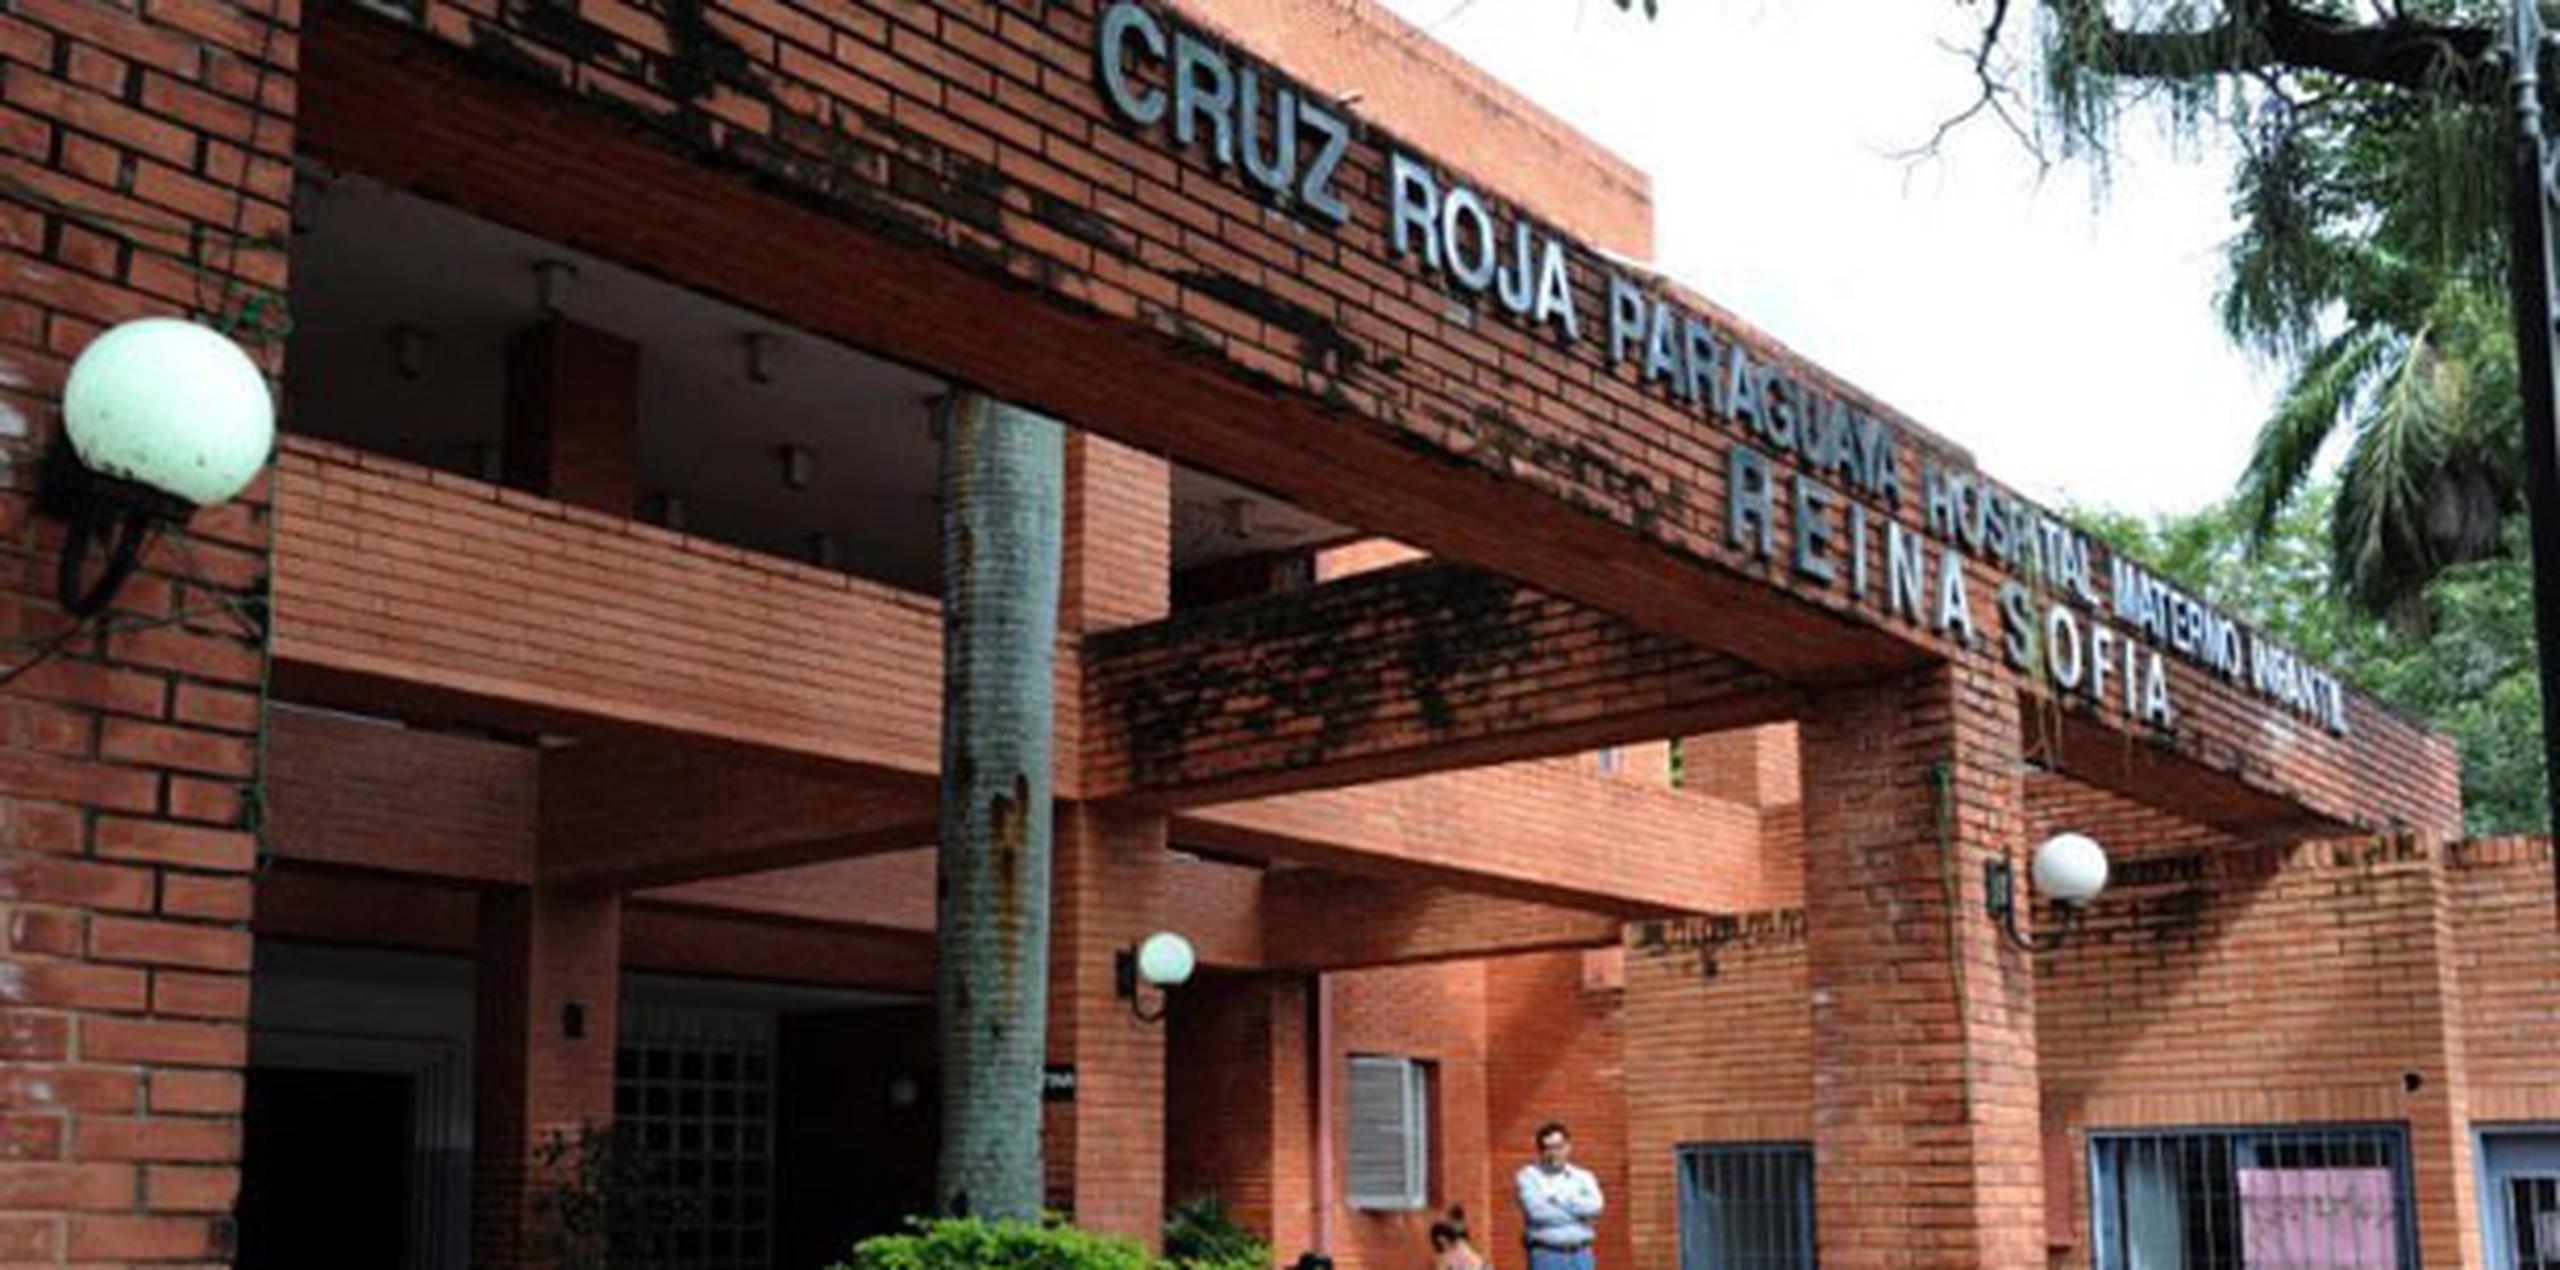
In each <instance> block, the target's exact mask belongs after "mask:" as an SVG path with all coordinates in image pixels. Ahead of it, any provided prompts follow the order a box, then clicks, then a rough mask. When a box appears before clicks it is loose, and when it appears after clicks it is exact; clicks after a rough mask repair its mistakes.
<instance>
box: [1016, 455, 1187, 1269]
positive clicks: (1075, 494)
mask: <svg viewBox="0 0 2560 1270" xmlns="http://www.w3.org/2000/svg"><path fill="white" fill-rule="evenodd" d="M1172 507H1173V480H1172V471H1171V469H1170V467H1169V466H1168V465H1167V464H1166V463H1165V461H1164V460H1162V459H1159V458H1155V457H1153V456H1150V455H1147V454H1143V453H1140V452H1139V451H1136V450H1132V449H1130V448H1128V447H1126V446H1123V445H1118V444H1116V443H1114V442H1111V441H1106V440H1104V439H1102V438H1101V437H1097V436H1093V435H1091V434H1089V433H1084V432H1076V431H1071V432H1069V433H1068V434H1067V505H1066V525H1065V536H1064V540H1063V543H1062V560H1061V566H1062V574H1063V576H1062V579H1061V583H1062V584H1061V586H1060V588H1059V602H1058V620H1059V624H1060V626H1061V627H1063V628H1064V629H1065V630H1066V631H1067V632H1068V633H1069V634H1081V633H1084V632H1087V631H1097V630H1108V629H1110V628H1112V627H1115V626H1127V625H1132V624H1134V623H1138V622H1147V621H1153V620H1155V619H1157V618H1160V617H1162V616H1164V615H1165V613H1166V611H1167V610H1168V608H1169V607H1170V600H1171V595H1172V553H1171V536H1172ZM1069 735H1072V733H1070V734H1069ZM1063 739H1066V738H1065V737H1062V740H1063ZM1059 754H1060V758H1061V760H1062V762H1064V761H1071V760H1072V758H1073V755H1072V752H1071V751H1070V750H1069V749H1068V747H1067V746H1066V745H1063V744H1062V745H1061V746H1060V747H1059ZM1054 850H1055V852H1056V858H1055V861H1054V865H1053V872H1052V881H1051V883H1050V945H1049V947H1050V960H1049V1062H1050V1064H1051V1065H1052V1066H1060V1065H1065V1066H1072V1067H1073V1068H1074V1069H1075V1072H1076V1093H1075V1097H1074V1099H1073V1101H1067V1102H1053V1103H1050V1104H1048V1107H1047V1113H1046V1115H1045V1116H1044V1118H1043V1120H1044V1134H1045V1140H1044V1142H1043V1143H1042V1150H1043V1152H1044V1157H1045V1158H1044V1163H1045V1167H1046V1169H1047V1171H1048V1178H1049V1198H1050V1203H1051V1205H1052V1206H1053V1207H1056V1208H1058V1209H1060V1210H1062V1211H1065V1212H1067V1213H1069V1214H1071V1215H1072V1216H1073V1217H1074V1219H1075V1221H1076V1223H1077V1224H1078V1225H1081V1226H1084V1227H1086V1228H1088V1229H1093V1230H1106V1231H1110V1232H1113V1233H1115V1234H1123V1235H1131V1236H1135V1237H1138V1238H1140V1239H1143V1240H1145V1241H1146V1242H1147V1243H1148V1245H1149V1246H1153V1245H1154V1244H1155V1242H1156V1239H1157V1236H1158V1233H1159V1231H1160V1229H1161V1226H1162V1219H1163V1213H1164V1200H1165V1182H1164V1112H1165V1086H1164V1049H1165V1029H1166V1027H1167V1026H1169V1024H1168V1023H1152V1024H1149V1023H1141V1022H1139V1021H1138V1020H1137V1019H1136V1018H1135V1017H1134V1016H1133V1015H1132V1014H1131V1013H1130V1009H1129V1003H1128V1002H1127V1001H1125V1000H1122V999H1121V998H1120V997H1119V995H1118V993H1117V992H1116V990H1115V984H1114V973H1113V969H1114V967H1113V961H1114V958H1115V955H1116V954H1117V953H1118V952H1119V951H1120V950H1121V949H1124V948H1129V947H1132V946H1134V945H1135V944H1136V943H1137V942H1138V941H1139V940H1141V939H1144V938H1146V937H1147V936H1148V935H1149V934H1152V933H1153V932H1155V931H1158V930H1162V929H1165V928H1166V927H1167V925H1168V924H1169V923H1168V921H1167V917H1166V914H1165V904H1164V900H1165V895H1164V886H1165V877H1164V871H1165V818H1164V817H1163V816H1161V815H1158V814H1154V813H1140V812H1133V811H1128V810H1123V809H1119V808H1111V807H1101V806H1095V805H1092V804H1087V803H1062V804H1060V806H1059V808H1058V815H1057V838H1056V845H1055V848H1054ZM1174 924H1176V925H1178V923H1174ZM1155 1004H1157V1002H1156V1000H1155V997H1154V994H1153V993H1152V992H1150V993H1149V1005H1150V1007H1152V1006H1154V1005H1155Z"/></svg>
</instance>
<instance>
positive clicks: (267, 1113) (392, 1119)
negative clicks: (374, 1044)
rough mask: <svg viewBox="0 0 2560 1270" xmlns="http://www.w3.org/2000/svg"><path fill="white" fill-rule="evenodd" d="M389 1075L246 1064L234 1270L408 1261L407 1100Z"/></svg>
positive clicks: (395, 1076) (411, 1086) (407, 1082)
mask: <svg viewBox="0 0 2560 1270" xmlns="http://www.w3.org/2000/svg"><path fill="white" fill-rule="evenodd" d="M416 1085H417V1082H416V1080H415V1078H413V1077H411V1076H408V1075H405V1074H402V1073H396V1072H366V1071H317V1070H301V1069H285V1068H269V1069H253V1070H252V1071H251V1072H250V1073H249V1091H248V1096H249V1103H248V1112H247V1116H246V1122H245V1124H244V1126H243V1135H244V1149H245V1153H246V1164H245V1167H244V1168H243V1169H242V1173H241V1181H240V1214H239V1221H240V1261H239V1265H240V1268H241V1270H329V1268H330V1267H336V1266H351V1265H363V1266H403V1267H405V1266H410V1265H413V1264H415V1263H414V1262H413V1261H412V1259H411V1251H410V1249H409V1247H408V1240H407V1236H408V1233H409V1231H408V1222H407V1221H406V1219H405V1214H406V1212H407V1209H408V1188H409V1183H410V1179H409V1172H410V1167H409V1166H410V1160H411V1153H412V1143H411V1142H410V1134H409V1128H410V1106H411V1103H412V1101H413V1099H414V1098H415V1097H416Z"/></svg>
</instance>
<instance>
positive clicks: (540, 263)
mask: <svg viewBox="0 0 2560 1270" xmlns="http://www.w3.org/2000/svg"><path fill="white" fill-rule="evenodd" d="M577 281H578V267H577V266H576V265H573V264H570V263H569V262H568V261H566V260H537V261H534V262H533V307H535V308H537V309H540V310H542V311H543V312H544V313H545V314H548V315H550V316H552V317H558V316H560V313H561V310H562V309H564V308H566V307H567V306H568V303H569V288H570V287H571V286H572V285H574V284H576V282H577Z"/></svg>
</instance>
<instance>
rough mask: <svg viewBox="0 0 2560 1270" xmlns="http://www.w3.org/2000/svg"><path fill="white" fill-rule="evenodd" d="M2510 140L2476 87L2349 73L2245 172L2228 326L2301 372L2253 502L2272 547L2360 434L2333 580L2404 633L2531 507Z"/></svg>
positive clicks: (2255, 522) (2254, 473) (2332, 524)
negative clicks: (2312, 483)
mask: <svg viewBox="0 0 2560 1270" xmlns="http://www.w3.org/2000/svg"><path fill="white" fill-rule="evenodd" d="M2306 116H2307V117H2306ZM2502 136H2503V130H2502V128H2501V126H2500V125H2499V122H2498V120H2497V118H2496V117H2495V114H2494V112H2492V111H2491V110H2489V109H2488V108H2486V107H2484V106H2480V105H2477V104H2474V103H2471V102H2468V101H2466V100H2461V99H2447V100H2436V101H2425V100H2420V99H2416V98H2413V97H2412V96H2411V95H2410V94H2408V93H2406V92H2402V91H2398V90H2385V89H2380V88H2376V87H2373V86H2370V85H2345V84H2341V85H2334V86H2332V87H2331V91H2329V92H2328V93H2327V94H2326V95H2324V96H2321V97H2319V98H2317V99H2316V100H2314V101H2310V102H2288V103H2287V104H2286V105H2285V106H2283V107H2282V108H2280V109H2278V110H2276V111H2275V112H2274V114H2273V117H2271V118H2269V119H2268V120H2267V121H2266V122H2265V124H2264V126H2263V128H2262V129H2261V130H2260V133H2259V135H2258V140H2257V143H2256V144H2254V145H2253V146H2252V147H2251V148H2250V150H2249V153H2248V155H2247V157H2246V159H2245V161H2244V162H2243V165H2242V169H2241V180H2240V184H2239V189H2238V196H2239V202H2240V208H2241V211H2242V212H2243V215H2244V217H2245V228H2244V230H2243V232H2242V233H2241V235H2240V236H2239V237H2238V238H2237V239H2235V240H2234V242H2233V244H2232V247H2231V251H2230V267H2231V277H2230V281H2229V285H2228V286H2227V287H2226V289H2225V291H2224V295H2223V321H2224V325H2225V327H2226V328H2228V329H2229V331H2230V332H2231V334H2232V335H2233V337H2234V338H2236V339H2238V340H2240V341H2242V342H2243V343H2246V344H2249V345H2251V346H2253V347H2255V348H2257V349H2259V350H2261V351H2262V352H2266V353H2268V354H2270V355H2273V356H2275V357H2277V358H2279V359H2280V360H2282V361H2284V362H2285V363H2287V364H2288V365H2289V366H2290V367H2291V370H2292V378H2291V381H2290V383H2289V384H2288V385H2287V388H2286V391H2285V393H2284V396H2283V397H2282V399H2281V400H2280V401H2279V402H2278V403H2277V406H2276V409H2275V411H2274V413H2273V414H2272V415H2270V416H2269V418H2268V419H2267V420H2266V421H2265V423H2264V424H2263V425H2261V427H2260V429H2259V432H2258V438H2257V445H2256V448H2255V451H2254V452H2253V454H2252V455H2251V457H2250V461H2249V466H2248V469H2247V470H2246V472H2245V473H2244V474H2243V475H2242V477H2241V480H2240V488H2239V491H2238V493H2239V498H2240V504H2241V507H2242V510H2243V512H2244V513H2245V514H2246V516H2247V518H2248V522H2249V525H2250V528H2251V531H2252V534H2253V537H2254V538H2255V539H2256V540H2257V541H2258V542H2260V543H2264V542H2266V541H2267V540H2268V539H2269V538H2270V536H2271V535H2273V534H2274V533H2275V531H2276V526H2277V521H2278V518H2279V516H2280V515H2281V514H2282V513H2283V511H2284V509H2285V507H2286V506H2287V505H2288V504H2289V503H2291V502H2292V501H2293V500H2294V499H2295V498H2296V497H2297V496H2298V495H2300V493H2301V492H2302V491H2303V490H2304V489H2305V488H2306V485H2307V482H2308V481H2309V478H2310V477H2311V475H2312V473H2313V470H2314V468H2315V466H2316V465H2317V463H2318V459H2319V456H2320V454H2321V452H2322V450H2323V448H2324V447H2325V446H2326V445H2327V444H2328V443H2329V441H2330V438H2331V437H2332V436H2333V435H2335V434H2336V433H2337V432H2338V431H2339V429H2340V428H2342V427H2343V428H2345V429H2346V430H2347V431H2348V432H2349V434H2350V436H2351V439H2350V440H2349V441H2348V442H2347V451H2346V455H2345V460H2344V463H2343V464H2342V466H2341V467H2340V469H2339V472H2338V487H2337V496H2336V499H2335V501H2334V502H2333V503H2332V505H2331V512H2330V521H2329V535H2328V537H2329V561H2330V583H2331V585H2332V587H2334V588H2335V589H2336V590H2337V591H2338V592H2339V593H2340V594H2341V595H2342V596H2343V597H2344V598H2346V599H2347V600H2348V602H2349V603H2351V604H2352V605H2354V606H2355V607H2356V608H2357V609H2359V610H2361V611H2363V612H2366V613H2369V614H2373V615H2377V616H2385V617H2389V618H2392V619H2393V620H2395V621H2396V622H2398V623H2399V624H2401V625H2402V626H2403V627H2404V628H2415V627H2423V626H2424V625H2425V624H2426V612H2427V611H2426V606H2425V603H2424V596H2425V589H2426V585H2427V583H2428V582H2430V581H2431V580H2433V579H2434V578H2435V577H2436V576H2438V575H2439V574H2441V573H2442V572H2443V571H2444V570H2446V569H2448V568H2451V567H2452V566H2455V565H2458V564H2462V563H2465V562H2468V561H2472V560H2478V559H2482V558H2484V557H2487V556H2490V555H2494V554H2497V553H2498V552H2499V551H2500V550H2501V549H2502V545H2503V543H2504V542H2505V535H2504V534H2503V533H2502V531H2501V524H2502V522H2503V521H2504V520H2505V519H2506V518H2507V517H2508V516H2510V515H2512V514H2513V513H2515V512H2516V511H2517V510H2519V508H2520V506H2521V500H2522V494H2523V483H2522V450H2521V445H2522V436H2523V433H2522V405H2521V400H2520V398H2519V397H2518V394H2517V382H2516V378H2515V339H2514V334H2513V330H2512V327H2511V326H2510V324H2509V318H2508V314H2507V308H2506V303H2507V302H2506V294H2505V289H2504V283H2503V279H2504V274H2505V267H2506V266H2505V251H2504V243H2503V241H2502V239H2501V238H2500V236H2499V234H2498V232H2497V229H2498V226H2499V223H2500V218H2499V215H2498V212H2497V208H2498V207H2499V202H2498V200H2499V198H2500V185H2499V181H2500V172H2501V167H2500V163H2501V159H2500V149H2499V146H2500V138H2501V137H2502Z"/></svg>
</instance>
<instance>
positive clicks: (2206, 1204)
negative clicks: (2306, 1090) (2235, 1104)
mask: <svg viewBox="0 0 2560 1270" xmlns="http://www.w3.org/2000/svg"><path fill="white" fill-rule="evenodd" d="M2089 1156H2090V1188H2089V1194H2090V1214H2089V1218H2090V1229H2091V1238H2092V1241H2093V1242H2094V1244H2095V1251H2096V1256H2097V1270H2225V1268H2228V1270H2240V1268H2241V1267H2244V1266H2245V1267H2249V1268H2250V1270H2416V1267H2417V1264H2418V1261H2417V1229H2416V1224H2415V1219H2414V1218H2415V1215H2414V1214H2413V1212H2412V1211H2411V1209H2410V1204H2409V1164H2408V1160H2409V1154H2408V1141H2407V1134H2406V1133H2405V1132H2404V1131H2402V1130H2401V1129H2399V1128H2397V1127H2388V1126H2386V1127H2339V1128H2286V1129H2208V1130H2182V1131H2174V1132H2165V1133H2093V1134H2091V1135H2090V1140H2089Z"/></svg>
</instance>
